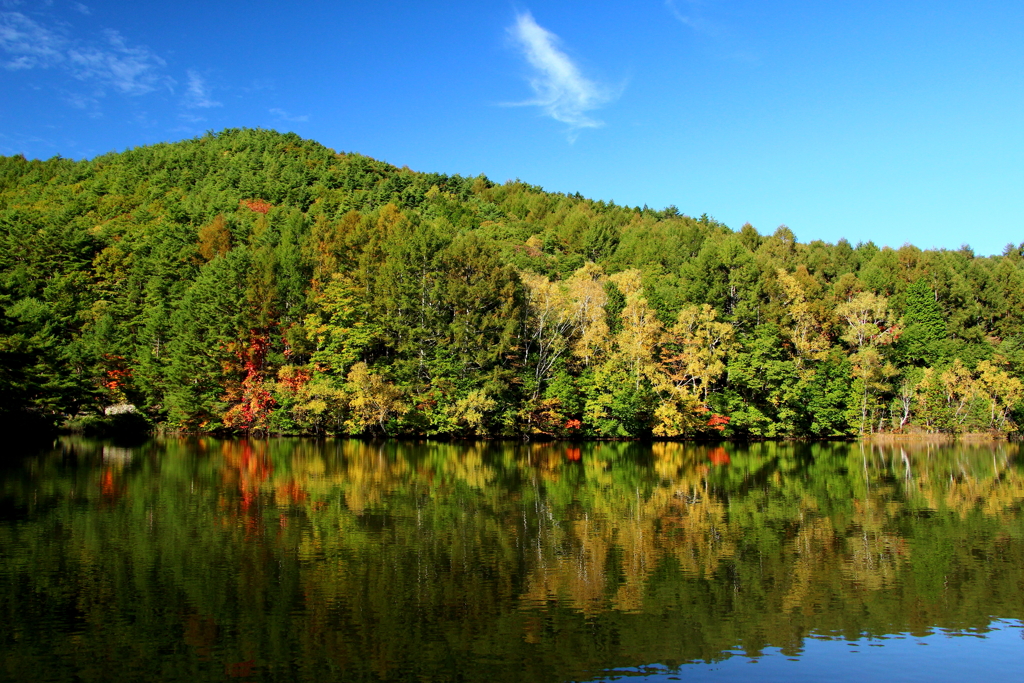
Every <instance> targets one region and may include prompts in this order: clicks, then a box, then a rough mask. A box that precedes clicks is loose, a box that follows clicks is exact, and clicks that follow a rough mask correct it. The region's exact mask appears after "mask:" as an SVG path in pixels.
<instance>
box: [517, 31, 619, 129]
mask: <svg viewBox="0 0 1024 683" xmlns="http://www.w3.org/2000/svg"><path fill="white" fill-rule="evenodd" d="M509 33H510V34H511V36H512V37H513V38H514V39H515V41H516V43H517V44H518V45H519V47H520V48H521V49H522V51H523V56H524V57H525V58H526V61H527V62H528V63H529V64H530V66H531V67H533V70H534V73H533V75H532V76H531V77H530V78H529V83H530V88H532V89H533V92H534V95H535V97H534V99H532V100H528V101H526V102H518V103H516V104H518V105H530V106H537V107H540V108H541V109H542V110H543V111H544V113H545V114H547V115H548V116H550V117H551V118H553V119H555V120H556V121H560V122H562V123H565V124H568V125H569V129H570V140H573V139H575V136H576V133H577V132H578V131H579V129H581V128H597V127H599V126H602V125H604V124H603V123H602V122H601V121H598V120H596V119H593V118H591V117H590V116H589V115H588V114H587V112H589V111H592V110H594V109H597V108H598V107H600V106H602V105H604V104H607V103H608V102H610V101H611V100H612V99H614V97H615V95H614V93H613V92H612V91H611V90H610V89H609V88H608V87H606V86H603V85H601V84H598V83H595V82H593V81H591V80H589V79H587V78H585V77H584V76H583V74H582V73H581V72H580V69H579V67H578V66H576V64H575V63H573V61H572V59H570V58H569V56H568V55H567V54H565V52H563V51H562V50H560V49H559V44H560V40H559V38H558V36H556V35H555V34H554V33H552V32H551V31H548V30H547V29H545V28H544V27H542V26H540V25H539V24H537V22H536V21H534V19H533V16H532V15H531V14H530V13H529V12H526V13H524V14H520V15H518V16H517V17H516V23H515V24H514V25H513V26H512V27H511V28H509Z"/></svg>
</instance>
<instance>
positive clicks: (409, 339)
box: [0, 130, 1024, 438]
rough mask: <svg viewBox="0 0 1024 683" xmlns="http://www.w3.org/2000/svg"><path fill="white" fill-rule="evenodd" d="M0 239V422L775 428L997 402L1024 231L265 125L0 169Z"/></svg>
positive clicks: (1015, 331)
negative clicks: (1001, 245) (564, 172)
mask: <svg viewBox="0 0 1024 683" xmlns="http://www.w3.org/2000/svg"><path fill="white" fill-rule="evenodd" d="M865 220H873V219H872V218H871V217H865ZM968 224H969V222H965V230H967V229H968V228H967V227H966V226H967V225H968ZM975 229H976V228H975ZM968 238H969V235H968V234H967V233H966V232H965V239H968ZM0 240H2V244H0V415H2V417H3V419H4V421H5V423H6V424H8V425H10V426H15V427H18V428H21V429H27V428H29V427H30V425H41V424H51V425H58V424H68V423H69V421H70V423H72V424H75V423H77V424H89V423H90V420H92V421H96V420H99V421H102V420H111V419H115V418H119V417H120V418H125V417H131V418H132V419H136V420H145V421H146V422H147V423H148V424H150V425H152V426H154V427H157V428H161V429H166V430H182V431H200V432H214V431H216V432H224V433H230V432H237V433H248V434H253V435H258V434H270V433H281V434H317V435H322V434H351V435H371V434H387V435H425V436H453V437H454V436H467V437H468V436H485V435H486V436H522V435H535V436H549V437H558V438H566V437H570V438H572V437H577V438H607V437H656V438H666V437H700V436H719V435H724V436H735V437H754V438H774V437H836V436H847V435H856V434H859V433H870V432H911V433H916V432H942V433H962V432H979V431H983V432H990V433H993V434H998V433H1010V432H1013V431H1015V430H1016V429H1017V424H1018V423H1019V422H1020V421H1021V417H1024V385H1022V381H1021V378H1022V377H1024V348H1022V347H1024V335H1022V331H1024V320H1022V316H1024V257H1022V254H1024V244H1021V245H1020V246H1013V245H1012V244H1011V245H1008V246H1007V247H1006V249H1005V250H1004V252H1003V254H1002V255H1000V256H994V257H977V256H975V255H974V254H973V253H972V252H971V250H970V249H969V248H967V247H964V248H962V249H960V250H958V251H946V250H926V251H923V250H921V249H918V248H916V247H913V246H910V245H906V246H903V247H902V248H900V249H896V250H894V249H890V248H878V247H877V246H875V245H874V244H872V243H870V242H868V243H864V244H857V245H856V246H851V244H849V243H848V242H847V241H845V240H841V241H839V242H838V243H836V244H829V243H825V242H821V241H814V242H810V243H807V244H802V243H799V242H797V241H796V238H795V236H794V235H793V233H792V231H790V230H789V229H788V228H786V227H785V226H782V227H779V228H778V229H777V230H775V231H774V232H773V233H772V234H771V235H762V234H760V233H759V232H758V231H757V230H756V229H755V228H754V227H752V226H750V225H744V226H742V227H741V228H740V229H739V230H737V231H734V230H732V229H730V228H729V227H727V226H725V225H723V224H721V223H719V222H717V221H716V220H714V219H713V218H710V217H708V216H707V215H704V216H701V217H700V218H692V217H689V216H685V215H681V214H680V213H679V212H678V210H676V209H675V207H668V208H666V209H662V210H652V209H649V208H647V207H643V208H640V207H628V206H618V205H616V204H614V203H609V202H603V201H592V200H589V199H585V198H583V197H581V196H580V195H579V194H576V195H565V194H557V193H550V192H544V191H543V190H541V189H540V188H538V187H535V186H531V185H528V184H526V183H523V182H520V181H518V180H517V181H509V182H506V183H504V184H496V183H494V182H492V181H490V180H488V179H487V178H485V177H483V176H479V177H475V178H463V177H459V176H447V175H439V174H431V173H419V172H413V171H411V170H409V169H407V168H396V167H394V166H390V165H388V164H386V163H383V162H379V161H375V160H373V159H370V158H367V157H364V156H361V155H358V154H347V153H341V154H339V153H335V152H334V151H332V150H330V149H327V148H326V147H323V146H322V145H319V144H317V143H315V142H311V141H306V140H303V139H301V138H299V137H298V136H296V135H294V134H280V133H276V132H273V131H266V130H227V131H223V132H221V133H217V134H208V135H206V136H204V137H202V138H198V139H194V140H188V141H184V142H179V143H173V144H162V145H155V146H151V147H143V148H138V149H133V150H129V151H127V152H124V153H112V154H108V155H105V156H101V157H98V158H95V159H92V160H87V161H72V160H68V159H62V158H54V159H50V160H47V161H36V160H27V159H25V158H24V157H21V156H15V157H0Z"/></svg>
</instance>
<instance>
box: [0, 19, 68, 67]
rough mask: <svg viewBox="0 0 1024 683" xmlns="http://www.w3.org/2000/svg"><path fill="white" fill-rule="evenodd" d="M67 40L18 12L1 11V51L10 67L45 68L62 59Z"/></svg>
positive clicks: (5, 65) (6, 65)
mask: <svg viewBox="0 0 1024 683" xmlns="http://www.w3.org/2000/svg"><path fill="white" fill-rule="evenodd" d="M66 43H67V40H66V39H65V38H64V36H62V35H61V34H60V33H58V32H56V31H53V30H51V29H48V28H46V27H45V26H41V25H40V24H37V23H36V22H34V21H32V20H31V19H29V18H28V17H27V16H25V15H24V14H22V13H21V12H0V50H2V51H3V52H5V53H7V55H8V56H9V61H5V62H4V63H3V65H4V68H6V69H10V70H19V69H33V68H36V67H48V66H53V65H55V64H59V63H61V62H63V61H64V59H65V57H64V49H65V46H66Z"/></svg>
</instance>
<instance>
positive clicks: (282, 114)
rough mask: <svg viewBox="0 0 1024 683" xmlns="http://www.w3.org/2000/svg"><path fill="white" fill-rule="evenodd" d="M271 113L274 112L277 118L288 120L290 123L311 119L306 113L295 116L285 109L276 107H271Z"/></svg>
mask: <svg viewBox="0 0 1024 683" xmlns="http://www.w3.org/2000/svg"><path fill="white" fill-rule="evenodd" d="M270 113H271V114H273V115H274V116H275V117H276V118H279V119H281V120H282V121H288V122H290V123H303V122H305V121H309V117H308V116H306V115H305V114H303V115H301V116H293V115H291V114H289V113H288V112H286V111H285V110H284V109H278V108H276V107H275V108H274V109H271V110H270Z"/></svg>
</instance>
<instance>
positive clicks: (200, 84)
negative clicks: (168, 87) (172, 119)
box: [183, 69, 221, 109]
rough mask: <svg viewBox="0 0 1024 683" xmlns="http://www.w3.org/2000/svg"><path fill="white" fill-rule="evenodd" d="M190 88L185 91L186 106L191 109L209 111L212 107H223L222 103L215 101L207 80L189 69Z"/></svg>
mask: <svg viewBox="0 0 1024 683" xmlns="http://www.w3.org/2000/svg"><path fill="white" fill-rule="evenodd" d="M187 75H188V88H187V89H186V90H185V99H184V102H183V104H184V106H185V107H187V108H189V109H209V108H210V107H219V106H221V103H220V102H217V101H216V100H214V99H213V97H212V96H211V93H210V86H209V85H207V83H206V79H204V78H203V77H202V76H201V75H199V74H198V73H196V72H195V71H192V70H191V69H189V71H188V74H187Z"/></svg>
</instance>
